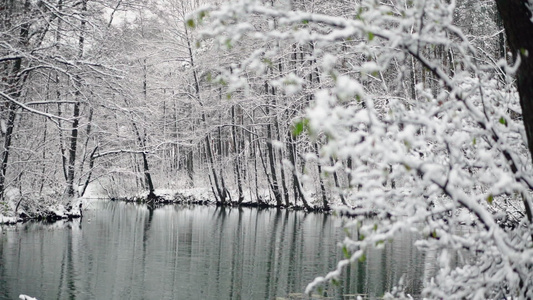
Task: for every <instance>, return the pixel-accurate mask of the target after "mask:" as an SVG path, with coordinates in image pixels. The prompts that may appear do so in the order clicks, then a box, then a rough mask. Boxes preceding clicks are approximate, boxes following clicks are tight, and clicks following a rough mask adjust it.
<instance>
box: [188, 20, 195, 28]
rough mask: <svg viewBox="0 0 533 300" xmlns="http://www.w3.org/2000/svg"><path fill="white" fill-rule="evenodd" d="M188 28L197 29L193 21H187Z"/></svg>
mask: <svg viewBox="0 0 533 300" xmlns="http://www.w3.org/2000/svg"><path fill="white" fill-rule="evenodd" d="M187 26H189V27H190V28H195V27H196V24H195V22H194V20H193V19H189V20H187Z"/></svg>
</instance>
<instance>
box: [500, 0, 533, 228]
mask: <svg viewBox="0 0 533 300" xmlns="http://www.w3.org/2000/svg"><path fill="white" fill-rule="evenodd" d="M496 4H497V5H498V10H499V12H500V15H501V18H502V21H503V25H504V27H505V32H506V34H507V41H508V43H509V47H510V48H511V51H512V52H513V55H514V59H515V61H517V60H518V59H519V60H520V65H519V66H518V70H517V72H516V79H517V82H516V85H517V88H518V93H519V94H520V106H521V107H522V119H523V122H524V126H525V129H526V135H527V140H528V147H529V153H530V154H531V157H533V38H532V37H531V34H532V33H533V3H532V1H530V0H505V1H504V0H496ZM524 204H525V209H526V214H527V217H528V219H529V222H530V223H532V222H533V216H532V207H531V205H532V204H531V203H530V202H529V201H527V199H526V198H525V197H524Z"/></svg>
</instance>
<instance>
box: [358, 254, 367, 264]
mask: <svg viewBox="0 0 533 300" xmlns="http://www.w3.org/2000/svg"><path fill="white" fill-rule="evenodd" d="M365 260H366V255H365V254H364V253H363V255H361V257H359V261H360V262H365Z"/></svg>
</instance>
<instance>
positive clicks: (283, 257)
mask: <svg viewBox="0 0 533 300" xmlns="http://www.w3.org/2000/svg"><path fill="white" fill-rule="evenodd" d="M340 224H341V221H340V219H339V218H337V217H334V216H331V215H324V214H306V213H303V212H294V211H287V210H275V209H269V210H257V209H250V208H241V209H238V208H217V207H214V206H164V207H161V208H157V209H155V210H148V209H147V207H146V206H145V205H137V204H128V203H122V202H110V201H102V200H99V201H93V202H92V203H91V205H90V210H88V211H86V212H85V215H84V218H83V219H82V220H81V221H80V220H74V221H60V222H57V223H54V224H46V223H42V222H29V223H25V224H18V225H16V226H2V227H1V233H0V299H18V295H19V294H27V295H30V296H34V297H37V298H39V299H275V298H276V297H285V298H287V297H292V298H297V297H298V296H299V295H301V293H302V292H303V290H304V289H305V287H306V285H307V284H308V283H309V282H311V281H312V280H313V279H314V278H315V277H316V276H323V275H325V274H326V273H327V272H328V271H330V270H332V269H334V268H335V266H336V264H337V262H338V261H339V260H340V259H342V253H341V251H340V250H339V247H338V245H337V244H338V243H339V242H340V241H342V239H343V238H344V234H343V231H342V229H341V228H340ZM413 240H414V236H413V235H412V234H409V233H405V234H402V235H400V236H398V237H397V238H396V239H395V240H394V241H393V242H392V243H387V244H386V245H385V247H384V248H383V249H376V250H374V251H372V252H370V253H368V254H367V259H366V261H364V262H358V263H356V264H354V265H353V266H352V267H351V268H350V269H349V270H347V272H345V273H344V274H343V278H342V280H341V283H340V286H339V287H329V288H327V293H328V296H330V297H333V298H335V299H354V297H355V296H356V295H358V294H359V295H362V296H364V297H365V298H370V299H375V298H378V297H381V296H382V295H383V294H384V293H385V292H386V291H390V289H391V288H392V286H393V285H394V283H396V282H397V281H398V280H399V278H400V277H401V276H404V281H405V284H406V291H407V292H409V293H411V294H413V295H415V297H416V295H418V294H420V290H421V288H422V287H421V282H422V278H423V276H427V275H428V274H429V273H430V272H431V271H432V262H431V261H430V259H429V258H428V257H426V255H424V254H423V253H421V252H419V251H418V250H416V249H415V248H413V247H412V243H413Z"/></svg>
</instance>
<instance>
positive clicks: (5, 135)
mask: <svg viewBox="0 0 533 300" xmlns="http://www.w3.org/2000/svg"><path fill="white" fill-rule="evenodd" d="M532 32H533V2H532V1H531V0H512V1H503V0H496V1H489V0H481V1H479V0H455V1H454V0H354V1H342V0H338V1H326V0H308V1H305V0H270V1H266V0H263V1H259V0H241V1H231V2H230V1H227V2H226V1H209V0H206V1H200V0H143V1H135V0H113V1H104V0H1V1H0V36H1V37H0V76H1V83H0V107H1V109H0V133H1V138H0V144H1V145H2V146H1V147H0V221H2V220H3V218H6V220H8V219H9V220H13V218H15V219H17V218H19V217H22V216H24V217H32V218H33V217H39V216H45V215H46V214H49V213H50V211H56V210H58V209H67V210H69V209H71V207H72V206H73V205H77V203H78V202H79V200H78V199H79V198H80V197H83V196H87V194H89V193H90V191H91V190H92V191H93V192H95V193H99V194H100V195H103V196H104V197H107V198H125V197H141V198H143V199H145V200H147V201H159V200H162V199H163V198H162V196H161V195H162V194H163V193H166V194H169V193H170V197H171V198H172V199H173V201H174V200H176V199H177V200H180V199H181V200H182V199H193V200H194V201H200V200H202V201H204V200H205V201H207V202H212V203H216V204H218V205H250V204H256V205H266V206H272V207H277V208H294V209H304V210H307V211H311V210H320V211H333V213H334V214H339V215H350V216H351V217H352V218H351V221H350V222H349V223H348V224H347V226H348V227H351V228H352V229H354V230H355V235H349V236H347V238H346V239H345V241H344V243H343V245H342V251H343V252H344V253H345V259H344V260H342V261H340V262H339V264H338V267H337V269H336V270H332V271H331V272H330V273H328V274H323V275H324V276H323V277H317V278H316V279H315V281H313V282H312V283H310V285H309V286H308V289H307V292H308V293H311V292H312V291H315V290H320V289H321V286H323V285H325V284H333V285H335V284H336V282H337V281H338V277H339V276H340V274H341V271H342V269H343V268H345V267H346V266H348V265H349V264H351V263H353V262H355V261H357V260H360V259H364V257H365V251H367V249H369V248H371V247H376V246H378V247H379V246H380V245H382V244H384V243H387V241H388V240H390V239H391V238H392V237H394V236H395V235H396V234H398V233H399V232H402V231H416V232H418V233H420V235H421V238H420V239H419V240H418V241H417V242H416V246H417V247H419V248H421V249H432V250H435V251H438V253H439V256H438V262H439V264H440V265H441V269H440V271H439V272H438V274H437V275H436V276H435V278H432V279H431V280H430V281H428V282H427V283H426V287H425V289H424V297H427V298H434V299H441V298H447V295H454V297H455V298H458V299H462V298H469V299H502V298H508V299H515V298H516V299H528V298H531V297H533V277H532V275H531V274H533V234H532V232H533V225H532V223H533V217H532V212H531V210H532V206H533V202H532V200H531V199H532V196H533V193H532V192H533V176H532V175H533V172H532V167H533V165H532V162H531V156H532V155H531V153H532V152H533V106H532V103H533V59H532V58H531V56H530V54H531V53H533V35H532V34H531V33H532ZM177 200H176V201H177ZM369 216H372V219H371V221H367V218H368V217H369ZM461 226H471V227H473V228H476V231H475V232H474V233H473V234H471V235H470V236H468V237H466V236H464V235H462V234H461V232H460V230H459V229H460V228H461ZM458 252H460V253H468V255H467V254H460V253H459V254H457V253H458ZM451 260H453V261H459V263H457V266H455V265H452V264H451V263H450V261H451ZM480 274H481V275H480ZM388 296H390V297H392V298H402V297H407V296H406V295H405V294H404V293H403V291H402V289H401V287H400V285H399V286H398V288H397V289H395V290H394V291H393V292H391V293H390V294H388Z"/></svg>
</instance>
